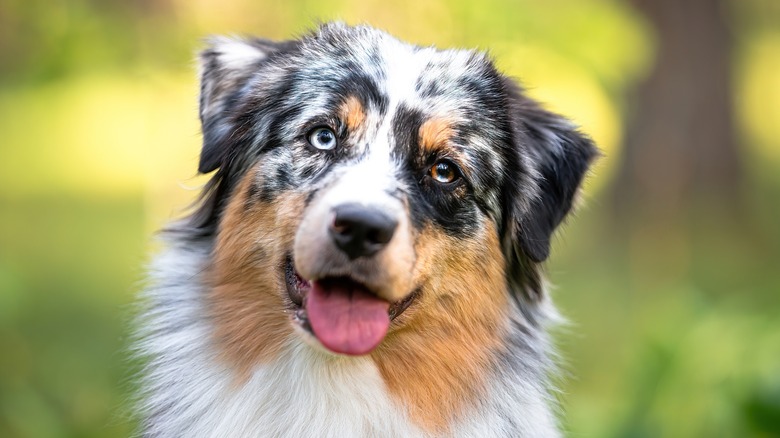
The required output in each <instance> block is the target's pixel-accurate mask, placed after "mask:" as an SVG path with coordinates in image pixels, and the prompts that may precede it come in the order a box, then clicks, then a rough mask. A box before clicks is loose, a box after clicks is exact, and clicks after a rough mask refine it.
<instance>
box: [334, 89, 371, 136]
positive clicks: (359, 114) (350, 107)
mask: <svg viewBox="0 0 780 438" xmlns="http://www.w3.org/2000/svg"><path fill="white" fill-rule="evenodd" d="M340 113H341V119H342V120H343V121H344V123H346V125H347V129H349V131H350V132H360V131H362V129H363V128H364V127H365V126H364V125H365V122H366V112H365V110H364V109H363V104H361V103H360V100H359V99H358V98H357V97H355V96H350V97H349V98H348V99H347V100H346V101H345V102H344V104H343V105H342V106H341V111H340Z"/></svg>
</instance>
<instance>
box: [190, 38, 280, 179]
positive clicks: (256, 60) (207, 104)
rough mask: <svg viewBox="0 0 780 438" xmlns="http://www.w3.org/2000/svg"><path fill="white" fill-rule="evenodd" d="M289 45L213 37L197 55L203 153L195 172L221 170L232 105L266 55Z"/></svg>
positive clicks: (230, 131) (260, 40)
mask: <svg viewBox="0 0 780 438" xmlns="http://www.w3.org/2000/svg"><path fill="white" fill-rule="evenodd" d="M290 44H291V42H288V41H286V42H273V41H267V40H262V39H234V38H227V37H214V38H211V39H209V40H208V47H207V48H206V49H204V50H203V51H201V52H200V54H199V56H198V61H199V63H200V121H201V125H202V131H203V150H202V151H201V154H200V163H199V165H198V171H199V172H200V173H209V172H211V171H213V170H215V169H217V168H219V167H220V165H221V164H222V162H223V161H224V158H225V155H226V153H227V148H226V147H225V143H226V140H228V139H229V138H230V135H231V133H232V131H233V129H234V127H233V123H232V117H233V116H234V114H233V113H232V111H231V110H232V106H233V105H234V104H235V101H236V100H237V99H238V98H239V97H240V93H241V92H242V90H243V89H244V87H245V86H246V85H247V84H248V83H249V81H250V79H251V78H252V76H253V74H254V73H255V72H257V71H258V70H259V69H260V67H261V66H262V64H263V62H264V61H265V60H266V59H267V58H268V56H269V55H270V54H271V53H273V52H276V51H278V50H280V49H283V48H285V47H288V46H289V45H290Z"/></svg>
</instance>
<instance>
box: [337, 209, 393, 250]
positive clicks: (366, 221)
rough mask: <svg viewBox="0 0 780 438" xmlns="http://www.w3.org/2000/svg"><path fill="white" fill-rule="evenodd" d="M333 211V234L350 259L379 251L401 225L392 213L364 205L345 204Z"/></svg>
mask: <svg viewBox="0 0 780 438" xmlns="http://www.w3.org/2000/svg"><path fill="white" fill-rule="evenodd" d="M333 212H334V213H335V215H334V217H333V223H331V225H330V229H329V232H330V236H331V238H332V239H333V242H334V243H335V244H336V246H337V247H339V249H341V250H342V251H344V253H345V254H346V255H347V256H348V257H349V259H350V260H354V259H356V258H358V257H368V256H372V255H374V254H376V252H377V251H379V250H380V249H382V248H383V247H384V246H385V245H387V243H388V242H390V239H392V238H393V233H394V232H395V228H396V226H398V221H396V220H395V219H393V218H392V217H390V216H389V215H388V214H386V213H384V212H382V211H381V210H378V209H376V208H372V207H366V206H364V205H360V204H342V205H339V206H337V207H335V208H334V209H333Z"/></svg>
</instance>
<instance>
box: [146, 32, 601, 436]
mask: <svg viewBox="0 0 780 438" xmlns="http://www.w3.org/2000/svg"><path fill="white" fill-rule="evenodd" d="M199 61H200V111H199V113H200V120H201V122H202V132H203V146H202V151H201V155H200V162H199V167H198V171H199V172H200V173H203V174H209V173H212V176H211V178H210V180H209V182H208V183H207V184H206V186H205V187H204V189H203V192H202V194H201V197H200V198H199V200H198V201H197V203H196V205H195V206H194V207H193V212H192V214H191V215H190V216H188V217H186V218H185V219H183V220H181V221H179V222H176V223H174V224H172V225H170V226H169V227H168V228H167V229H166V230H164V231H163V232H162V233H161V234H160V235H161V236H162V237H161V238H162V240H163V242H164V246H165V249H163V250H162V251H161V252H160V253H159V254H158V255H157V256H155V258H154V259H153V260H152V261H151V263H150V275H149V277H150V282H149V283H150V284H149V286H148V287H147V288H146V290H145V292H144V293H143V295H142V302H143V304H144V310H143V311H142V315H141V316H140V317H139V318H138V321H137V323H138V327H139V337H138V338H139V339H138V341H137V351H138V352H139V353H140V355H141V356H142V357H143V358H144V359H145V361H146V363H147V365H146V366H145V368H144V370H143V372H142V377H141V383H140V386H141V388H142V390H141V395H140V397H139V398H140V404H139V412H140V416H141V420H140V423H141V426H140V427H141V428H142V431H141V433H142V434H143V435H144V436H149V437H211V436H213V437H260V436H263V437H264V436H269V437H282V436H285V437H320V436H322V437H326V436H327V437H369V436H370V437H385V436H386V437H434V436H469V437H554V436H559V435H560V428H559V425H558V422H557V419H556V417H557V410H558V409H557V407H556V400H555V397H554V393H555V391H554V388H553V387H552V384H551V379H552V376H553V374H554V369H555V363H554V362H555V361H554V359H553V358H554V354H553V349H552V346H551V341H550V340H549V335H548V329H549V326H550V325H551V324H552V323H554V322H555V321H556V319H557V314H556V312H555V310H554V308H553V306H552V304H551V303H550V300H549V298H548V296H547V294H546V292H545V280H544V275H543V274H544V271H543V262H544V261H545V260H546V259H547V258H548V255H549V250H550V239H551V237H552V235H553V232H554V231H555V230H556V228H557V227H558V226H559V225H560V224H561V222H562V221H563V220H564V218H565V217H566V216H567V214H568V213H569V211H570V210H571V208H572V205H573V203H575V201H576V198H577V195H578V193H579V186H580V183H581V181H582V180H583V178H584V176H585V174H586V172H587V171H588V168H589V165H590V163H591V162H592V161H593V159H594V158H595V157H596V156H597V155H598V151H597V148H596V147H595V145H594V144H593V142H592V141H591V140H590V139H589V138H588V137H587V136H586V135H584V134H582V133H581V132H579V131H578V128H577V127H576V126H574V125H573V124H572V123H570V122H569V121H567V120H566V119H564V118H563V117H561V116H559V115H556V114H553V113H551V112H548V111H546V110H544V109H543V108H542V107H541V106H540V105H539V104H538V103H537V102H535V101H534V100H532V99H530V98H529V97H527V96H526V95H525V94H524V92H523V90H522V88H521V87H520V86H518V85H516V84H515V82H514V81H513V80H511V79H509V78H508V77H507V76H505V75H504V74H502V73H500V72H499V71H498V70H497V69H496V67H495V66H494V64H493V62H492V61H491V59H490V58H489V57H488V55H486V54H484V53H481V52H478V51H473V50H439V49H436V48H433V47H418V46H414V45H410V44H407V43H404V42H401V41H399V40H397V39H395V38H394V37H392V36H390V35H388V34H386V33H384V32H383V31H380V30H376V29H374V28H371V27H368V26H348V25H345V24H342V23H326V24H323V25H321V26H319V27H318V28H317V29H316V30H314V31H312V32H310V33H308V34H306V35H304V36H301V37H300V38H297V39H293V40H289V41H268V40H264V39H256V38H246V39H241V38H225V37H217V38H213V39H211V40H209V42H208V47H207V48H205V50H203V51H202V52H201V53H200V55H199Z"/></svg>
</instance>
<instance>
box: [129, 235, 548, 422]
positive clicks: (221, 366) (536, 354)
mask: <svg viewBox="0 0 780 438" xmlns="http://www.w3.org/2000/svg"><path fill="white" fill-rule="evenodd" d="M211 247H212V242H211V241H210V239H200V240H199V241H197V242H196V243H193V240H192V239H191V238H190V237H187V238H182V237H169V238H168V239H167V249H166V250H164V251H163V252H162V253H161V254H159V255H158V256H157V257H156V258H155V259H154V260H153V262H152V264H151V275H150V276H151V278H150V280H151V286H150V287H149V288H147V290H146V291H145V293H144V294H143V301H144V305H145V310H144V312H143V313H142V315H141V317H140V318H139V320H138V323H139V324H138V326H139V331H140V332H139V335H140V336H139V341H138V343H137V351H138V352H139V354H140V355H141V356H142V357H144V358H145V359H146V361H147V366H146V368H145V370H144V373H143V377H142V394H141V401H140V412H141V415H142V427H143V431H142V433H143V435H144V436H150V437H156V436H160V437H172V436H197V437H211V436H213V437H257V436H289V437H299V436H333V437H336V436H338V437H352V436H354V437H364V436H375V437H381V436H388V437H391V436H392V437H399V436H403V437H424V436H436V434H432V433H430V432H429V431H426V430H424V429H422V428H420V427H419V426H418V425H416V424H415V423H414V422H413V421H412V420H411V419H410V417H409V416H408V415H407V413H406V412H407V410H406V408H405V406H403V405H402V404H401V403H400V402H399V401H398V400H396V399H394V398H393V397H392V396H391V395H390V393H389V392H388V391H387V389H386V387H385V384H384V382H383V381H382V378H381V375H380V373H379V371H378V369H377V367H376V365H375V364H374V362H373V361H372V360H371V359H370V358H368V357H357V358H355V357H352V358H346V357H336V356H333V355H329V354H327V353H323V352H321V351H318V350H316V349H314V348H312V347H310V346H308V345H305V344H304V343H303V342H302V341H301V340H299V339H297V338H296V337H292V338H290V339H288V340H287V342H286V344H285V347H284V349H283V352H282V354H281V355H280V356H279V358H278V359H277V360H276V361H275V362H273V363H270V364H265V365H262V366H258V367H257V368H256V369H254V370H253V372H252V373H251V375H250V377H249V378H248V379H247V380H239V379H237V377H236V374H235V371H234V370H232V369H231V368H230V366H229V364H227V363H226V362H225V361H224V360H223V359H222V358H221V357H219V355H218V351H217V350H218V349H217V348H216V347H215V346H214V345H213V344H212V339H213V338H212V327H211V323H210V321H209V317H208V312H207V308H206V306H207V305H208V303H207V299H206V294H207V291H206V290H205V287H204V286H203V284H202V275H203V272H204V269H205V268H206V266H207V264H208V262H209V257H210V252H211ZM547 306H548V308H549V304H547ZM538 312H543V310H538ZM515 313H517V321H512V322H511V326H512V329H511V330H512V332H513V333H511V336H510V337H509V341H508V342H507V345H506V350H505V351H504V352H503V353H502V354H501V357H498V358H497V360H496V363H497V365H496V367H495V369H494V370H492V371H491V373H490V376H489V377H488V378H487V381H488V382H489V383H488V388H486V391H485V395H484V396H483V397H481V398H480V399H479V400H475V401H474V403H472V406H471V407H470V409H469V410H468V412H467V413H466V414H465V415H463V417H462V418H459V419H458V420H457V421H456V422H455V423H454V424H450V426H449V428H448V430H447V431H446V432H445V433H440V434H439V435H444V436H474V437H488V436H513V437H526V436H527V437H555V436H559V432H558V431H557V427H556V421H555V418H554V415H553V406H554V402H553V401H552V400H551V399H550V397H549V393H550V388H549V385H548V379H547V375H548V373H549V371H550V368H551V364H550V361H549V359H548V355H549V353H548V350H549V347H548V343H547V340H546V337H545V335H544V333H543V332H542V330H541V329H540V328H537V327H535V326H534V325H530V324H528V323H526V322H522V321H524V319H522V318H521V317H520V312H519V311H516V312H515ZM549 313H551V314H552V311H551V310H549Z"/></svg>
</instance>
